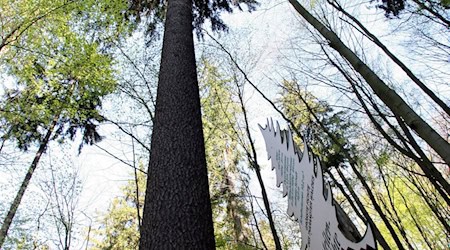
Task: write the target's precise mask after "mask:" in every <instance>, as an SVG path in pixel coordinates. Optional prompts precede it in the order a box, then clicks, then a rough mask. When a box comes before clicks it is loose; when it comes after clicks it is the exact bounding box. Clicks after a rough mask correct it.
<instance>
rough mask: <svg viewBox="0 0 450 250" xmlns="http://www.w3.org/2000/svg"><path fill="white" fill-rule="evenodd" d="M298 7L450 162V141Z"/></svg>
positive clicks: (448, 163)
mask: <svg viewBox="0 0 450 250" xmlns="http://www.w3.org/2000/svg"><path fill="white" fill-rule="evenodd" d="M289 2H290V3H291V4H292V6H293V7H294V8H295V10H296V11H297V12H298V13H299V14H300V15H301V16H302V17H303V18H305V20H306V21H307V22H308V23H309V24H311V25H312V26H313V27H314V28H315V29H316V30H317V31H318V32H319V33H320V34H321V35H322V36H323V37H325V38H326V39H327V40H328V42H329V45H330V47H332V48H333V49H334V50H336V51H337V52H338V53H339V54H340V55H341V56H342V57H344V58H345V59H346V60H347V61H348V62H349V63H350V64H351V65H352V66H353V68H354V69H355V70H356V71H357V72H358V73H359V74H360V75H361V76H362V77H363V78H364V80H366V82H367V83H368V84H369V86H370V87H371V88H372V90H373V91H374V92H375V94H376V95H377V96H378V97H379V98H380V99H381V100H382V101H383V102H384V103H385V104H386V106H388V107H389V109H391V110H392V112H393V113H394V114H397V115H399V116H400V117H401V118H402V119H403V120H404V121H405V123H406V124H408V126H409V127H410V128H411V129H412V130H414V131H415V132H416V133H417V135H418V136H420V137H421V138H422V139H423V140H424V141H426V142H427V144H428V145H430V146H431V148H433V149H434V151H436V153H438V155H439V156H441V157H442V159H443V160H444V161H445V163H446V164H447V165H450V153H449V152H450V144H449V143H448V142H447V141H445V140H444V139H443V138H442V137H441V136H440V135H439V134H438V133H437V132H436V131H435V130H434V129H433V128H432V127H430V125H429V124H428V123H426V122H425V121H424V120H423V119H422V118H421V117H420V116H419V115H417V113H416V112H415V111H414V110H413V109H411V107H409V106H408V104H407V103H406V102H405V101H404V100H403V99H402V98H401V97H400V96H399V95H398V94H397V93H396V92H395V91H394V90H392V89H391V88H389V87H388V86H387V85H386V83H384V82H383V81H382V80H381V79H380V78H379V77H378V76H377V75H376V74H375V72H373V71H372V70H371V69H370V68H369V67H368V66H367V65H366V64H365V63H364V62H363V61H361V59H359V57H358V56H357V55H355V53H353V51H351V50H350V49H349V48H348V47H347V46H345V44H344V43H342V41H341V40H340V39H339V37H338V36H337V35H336V34H335V33H334V32H332V31H331V30H329V29H328V28H327V27H325V26H324V25H323V24H322V23H321V22H319V20H317V19H316V18H315V17H314V16H312V15H311V14H310V13H309V12H308V11H307V10H306V9H305V8H304V7H303V6H302V5H301V4H300V3H299V2H298V1H296V0H289Z"/></svg>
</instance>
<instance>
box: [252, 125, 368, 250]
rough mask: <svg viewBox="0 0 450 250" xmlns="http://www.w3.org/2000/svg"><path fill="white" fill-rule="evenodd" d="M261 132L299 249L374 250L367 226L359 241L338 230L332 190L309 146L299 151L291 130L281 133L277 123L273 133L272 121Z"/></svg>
mask: <svg viewBox="0 0 450 250" xmlns="http://www.w3.org/2000/svg"><path fill="white" fill-rule="evenodd" d="M260 129H261V132H262V134H263V136H264V141H265V142H266V150H267V154H268V158H269V159H271V163H272V170H273V169H275V172H276V176H277V177H276V183H277V186H278V187H279V186H280V184H281V183H283V195H284V196H286V195H287V196H288V211H287V212H288V214H289V216H294V218H295V219H297V220H298V222H299V223H300V231H301V234H302V250H304V249H311V250H320V249H323V250H329V249H330V250H331V249H332V250H350V249H353V250H362V249H366V250H369V249H371V250H373V249H376V243H375V239H374V235H373V233H372V230H371V228H370V226H367V230H366V233H365V234H364V237H363V238H362V239H361V240H360V241H359V242H352V241H350V240H348V239H347V238H346V237H345V236H344V235H343V234H342V232H341V231H340V230H339V228H338V221H337V217H336V209H335V206H334V204H333V197H332V194H331V188H330V186H329V184H328V183H324V180H323V175H322V167H321V164H320V161H319V159H318V158H317V157H315V156H314V155H313V154H312V153H311V152H309V150H308V146H306V144H305V148H304V151H303V152H301V151H300V150H299V149H298V148H297V147H296V146H295V143H294V140H293V138H292V133H291V131H290V130H280V126H279V124H278V123H277V128H276V130H275V128H274V125H273V121H270V123H269V122H267V126H266V127H265V128H263V127H261V126H260Z"/></svg>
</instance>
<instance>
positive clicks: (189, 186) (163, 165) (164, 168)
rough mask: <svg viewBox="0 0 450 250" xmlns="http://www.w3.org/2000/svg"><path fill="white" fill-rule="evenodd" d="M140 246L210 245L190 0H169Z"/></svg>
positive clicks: (187, 246)
mask: <svg viewBox="0 0 450 250" xmlns="http://www.w3.org/2000/svg"><path fill="white" fill-rule="evenodd" d="M151 143H152V144H151V153H150V163H149V170H148V180H147V191H146V196H145V206H144V213H143V221H142V234H141V239H140V249H214V248H215V242H214V229H213V222H212V212H211V203H210V198H209V188H208V175H207V169H206V159H205V145H204V139H203V130H202V120H201V112H200V98H199V88H198V81H197V72H196V64H195V55H194V41H193V35H192V1H191V0H169V1H168V7H167V15H166V21H165V30H164V39H163V50H162V57H161V68H160V73H159V82H158V91H157V98H156V111H155V122H154V127H153V134H152V142H151Z"/></svg>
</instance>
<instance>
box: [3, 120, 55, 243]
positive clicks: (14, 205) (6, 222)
mask: <svg viewBox="0 0 450 250" xmlns="http://www.w3.org/2000/svg"><path fill="white" fill-rule="evenodd" d="M57 121H58V119H57V118H55V119H54V120H53V122H52V124H51V125H50V127H49V128H48V131H47V134H46V135H45V137H44V139H43V140H42V142H41V144H40V146H39V149H38V151H37V152H36V155H35V156H34V159H33V162H31V165H30V167H29V168H28V172H27V174H26V175H25V178H24V180H23V181H22V185H21V186H20V188H19V191H18V192H17V195H16V198H14V201H13V202H12V204H11V207H10V208H9V211H8V214H7V215H6V217H5V219H4V220H3V224H2V228H1V230H0V249H1V248H2V246H3V243H4V242H5V239H6V236H7V235H8V230H9V227H10V226H11V223H12V220H13V219H14V216H15V215H16V212H17V209H18V208H19V205H20V202H21V201H22V198H23V196H24V194H25V191H26V189H27V188H28V184H30V180H31V177H32V176H33V173H34V170H36V167H37V165H38V163H39V161H40V159H41V156H42V154H43V153H44V152H45V149H46V148H47V145H48V142H49V141H50V136H51V135H52V133H53V130H54V129H55V126H56V123H57Z"/></svg>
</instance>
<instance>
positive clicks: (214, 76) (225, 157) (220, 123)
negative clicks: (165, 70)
mask: <svg viewBox="0 0 450 250" xmlns="http://www.w3.org/2000/svg"><path fill="white" fill-rule="evenodd" d="M201 64H202V66H201V67H200V72H199V75H200V77H199V83H200V92H201V96H202V98H201V103H202V114H203V131H204V135H205V148H206V161H207V165H208V173H209V183H210V195H211V203H212V209H213V220H214V231H215V238H216V247H217V248H218V249H246V248H247V246H246V244H248V242H249V235H250V232H249V228H247V226H246V225H247V224H248V221H249V216H250V214H249V212H248V209H247V208H246V206H245V200H244V199H243V198H242V196H243V194H244V190H243V185H242V182H246V181H247V180H246V179H245V178H243V176H242V175H241V173H240V171H239V169H238V165H239V162H240V161H241V160H242V154H241V152H239V150H237V148H238V143H237V142H238V140H239V139H238V129H237V128H236V124H237V121H236V116H235V114H236V113H238V112H239V106H238V105H237V103H236V102H234V101H233V97H232V93H233V89H232V87H231V86H230V85H231V82H230V81H231V79H224V77H223V76H222V75H221V74H220V72H219V69H218V68H217V67H216V66H214V65H212V64H211V63H210V62H208V61H207V60H205V59H203V60H202V61H201Z"/></svg>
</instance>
